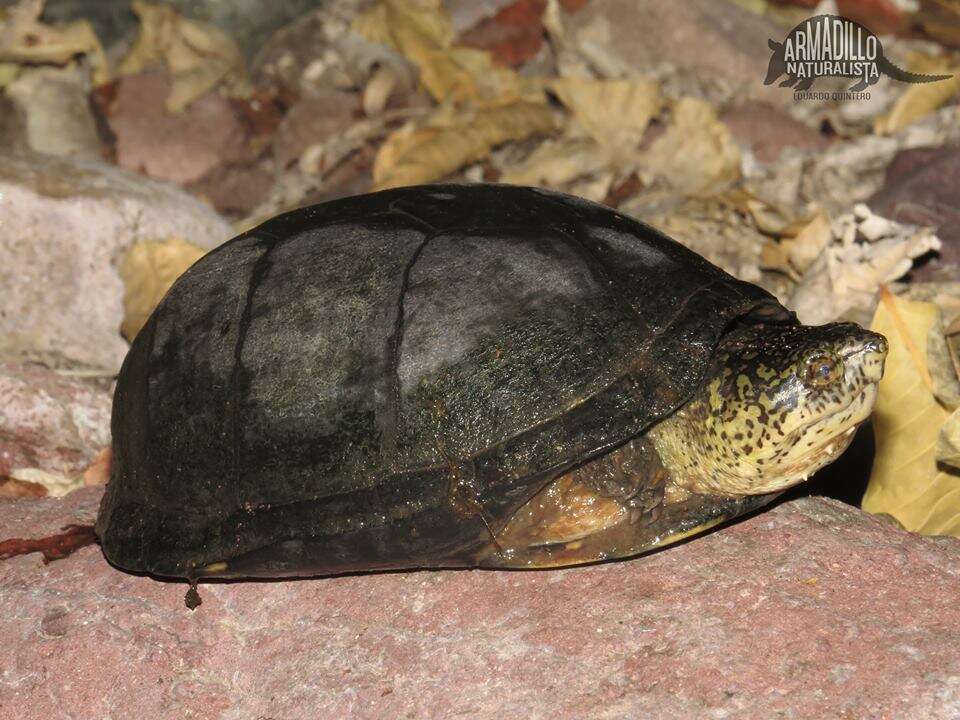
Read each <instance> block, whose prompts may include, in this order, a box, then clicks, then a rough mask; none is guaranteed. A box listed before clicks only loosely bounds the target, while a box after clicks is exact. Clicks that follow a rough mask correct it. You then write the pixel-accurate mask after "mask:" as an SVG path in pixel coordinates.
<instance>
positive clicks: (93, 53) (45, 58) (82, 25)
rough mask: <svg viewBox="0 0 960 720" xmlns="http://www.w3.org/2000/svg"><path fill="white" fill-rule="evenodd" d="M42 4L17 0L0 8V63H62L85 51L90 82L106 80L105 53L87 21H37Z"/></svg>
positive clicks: (38, 1)
mask: <svg viewBox="0 0 960 720" xmlns="http://www.w3.org/2000/svg"><path fill="white" fill-rule="evenodd" d="M43 5H44V1H43V0H21V1H20V2H19V3H17V4H16V5H14V6H13V7H10V8H7V9H6V10H4V9H3V8H0V63H30V64H52V65H66V64H67V63H68V62H70V61H71V60H72V59H73V58H74V57H76V56H77V55H87V56H89V58H90V62H91V66H92V69H93V81H94V84H96V85H100V84H103V83H106V82H108V81H109V80H110V68H109V66H108V64H107V56H106V54H105V53H104V51H103V46H102V45H101V44H100V40H99V39H98V38H97V34H96V33H95V32H94V31H93V27H92V26H91V25H90V23H89V22H88V21H87V20H78V21H76V22H72V23H70V24H68V25H62V26H59V27H55V26H52V25H47V24H46V23H42V22H40V15H41V14H42V13H43ZM8 72H9V71H8ZM0 87H2V84H0Z"/></svg>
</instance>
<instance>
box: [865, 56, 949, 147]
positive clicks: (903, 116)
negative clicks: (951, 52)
mask: <svg viewBox="0 0 960 720" xmlns="http://www.w3.org/2000/svg"><path fill="white" fill-rule="evenodd" d="M912 66H913V71H914V72H919V73H924V74H927V75H952V76H953V77H951V78H950V79H948V80H938V81H936V82H928V83H917V84H915V85H910V86H909V87H908V88H907V89H906V90H904V92H903V94H902V95H901V96H900V97H898V98H897V100H896V101H895V102H894V103H893V107H892V108H890V110H889V111H888V112H887V113H885V114H884V115H882V116H880V117H879V118H877V120H876V122H875V123H874V128H873V131H874V132H875V133H876V134H877V135H893V134H894V133H896V132H899V131H900V130H902V129H903V128H905V127H907V125H910V124H912V123H914V122H916V121H917V120H919V119H920V118H922V117H924V116H926V115H929V114H930V113H932V112H933V111H934V110H936V109H937V108H940V107H942V106H943V105H946V104H947V102H949V101H950V99H951V98H953V97H954V96H955V95H956V94H957V91H958V90H960V66H958V65H956V64H950V63H948V62H946V61H945V60H944V59H943V58H939V57H936V58H931V57H921V58H917V61H916V62H914V63H912Z"/></svg>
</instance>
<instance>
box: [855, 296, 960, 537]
mask: <svg viewBox="0 0 960 720" xmlns="http://www.w3.org/2000/svg"><path fill="white" fill-rule="evenodd" d="M937 314H938V311H937V307H936V305H934V304H932V303H925V302H917V301H913V300H905V299H903V298H898V297H896V296H895V295H893V294H892V293H890V292H889V291H887V290H886V289H884V290H883V291H882V292H881V300H880V304H879V306H878V307H877V312H876V315H875V316H874V320H873V323H872V325H871V327H872V329H873V330H875V331H876V332H879V333H882V334H883V335H885V336H886V337H887V340H888V341H889V344H890V351H889V354H888V355H887V364H886V372H885V373H884V376H883V379H882V380H881V381H880V388H879V393H878V395H877V404H876V408H875V410H874V419H873V423H874V432H875V434H876V444H877V452H876V458H875V459H874V463H873V472H872V473H871V475H870V482H869V484H868V486H867V491H866V493H865V494H864V497H863V509H864V510H866V511H868V512H871V513H887V514H889V515H892V516H893V517H895V518H896V519H897V521H898V522H900V523H901V524H902V525H903V526H904V527H905V528H907V529H908V530H911V531H914V532H920V533H924V534H927V535H956V536H960V474H954V473H952V472H948V471H947V470H946V469H944V468H943V467H942V466H938V465H937V445H938V441H939V437H940V431H941V428H942V427H943V426H944V423H945V422H946V420H947V418H948V415H949V413H948V412H947V411H946V410H945V409H944V408H943V407H941V406H940V404H939V403H938V402H937V400H936V398H935V397H934V394H933V381H932V379H931V377H930V372H929V369H928V367H927V361H926V358H927V338H928V335H929V332H930V329H931V327H932V326H933V325H934V324H935V323H936V321H937Z"/></svg>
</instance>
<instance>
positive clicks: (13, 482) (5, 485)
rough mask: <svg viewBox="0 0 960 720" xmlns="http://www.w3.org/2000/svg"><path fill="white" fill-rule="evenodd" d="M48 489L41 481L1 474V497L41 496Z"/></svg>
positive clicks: (45, 493) (45, 494) (43, 495)
mask: <svg viewBox="0 0 960 720" xmlns="http://www.w3.org/2000/svg"><path fill="white" fill-rule="evenodd" d="M46 496H47V489H46V488H45V487H44V486H43V485H40V484H39V483H34V482H27V481H26V480H17V479H15V478H12V477H5V476H2V475H0V498H41V497H46Z"/></svg>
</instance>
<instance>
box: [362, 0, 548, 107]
mask: <svg viewBox="0 0 960 720" xmlns="http://www.w3.org/2000/svg"><path fill="white" fill-rule="evenodd" d="M353 29H354V31H355V32H357V33H358V34H360V35H362V36H363V37H365V38H366V39H367V40H370V41H371V42H379V43H383V44H385V45H390V46H391V47H393V48H395V49H396V50H397V51H398V52H400V53H401V54H402V55H403V56H404V57H406V58H407V59H409V60H410V61H411V62H412V63H413V64H414V65H416V66H417V67H418V68H419V69H420V82H421V83H423V86H424V87H425V88H426V89H427V91H428V92H429V93H430V94H431V95H432V96H433V97H434V99H435V100H436V101H437V102H443V101H445V100H452V101H454V102H460V101H465V100H480V101H483V102H485V103H489V102H493V101H498V102H503V101H507V100H517V99H520V98H524V99H528V100H534V99H537V97H538V96H540V95H542V90H541V88H540V85H539V83H537V82H534V81H530V80H528V79H525V78H521V77H520V76H519V75H517V74H516V73H515V72H513V71H512V70H510V69H508V68H504V67H500V66H499V65H496V64H494V62H493V59H492V57H491V55H490V53H488V52H486V51H484V50H474V49H472V48H464V47H452V43H453V38H454V35H455V33H454V30H453V25H452V23H451V22H450V18H449V17H448V16H447V14H446V12H445V11H444V10H443V8H442V6H441V4H440V2H439V0H381V2H380V3H379V4H377V5H374V6H373V7H372V8H370V9H369V10H367V11H366V12H365V13H363V14H361V15H360V16H359V17H358V18H357V19H356V20H355V21H354V24H353Z"/></svg>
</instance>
